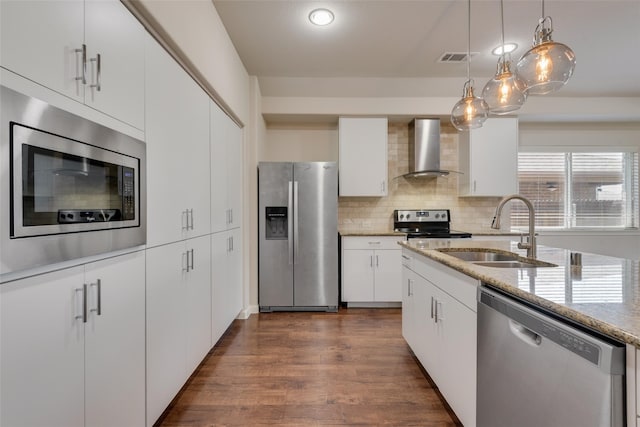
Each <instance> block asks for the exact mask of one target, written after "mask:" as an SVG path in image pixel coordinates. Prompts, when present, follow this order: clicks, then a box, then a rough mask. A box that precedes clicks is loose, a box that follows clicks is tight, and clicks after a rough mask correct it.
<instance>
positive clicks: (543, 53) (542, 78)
mask: <svg viewBox="0 0 640 427" xmlns="http://www.w3.org/2000/svg"><path fill="white" fill-rule="evenodd" d="M552 71H553V61H551V58H549V55H547V50H546V49H541V50H540V56H539V57H538V60H537V61H536V80H537V81H539V82H541V83H543V82H546V81H548V80H549V77H550V76H551V72H552Z"/></svg>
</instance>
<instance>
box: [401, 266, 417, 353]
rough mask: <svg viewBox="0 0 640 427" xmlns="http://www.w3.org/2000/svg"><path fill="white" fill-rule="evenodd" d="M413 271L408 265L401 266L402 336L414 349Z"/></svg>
mask: <svg viewBox="0 0 640 427" xmlns="http://www.w3.org/2000/svg"><path fill="white" fill-rule="evenodd" d="M414 282H415V273H414V272H413V271H411V270H410V269H409V268H408V267H402V336H403V337H404V340H405V341H406V342H407V344H409V347H411V349H412V350H413V351H414V353H415V350H414V347H415V346H416V341H415V330H416V327H415V325H414V314H413V311H414V310H415V308H414V302H413V292H414V287H415V283H414Z"/></svg>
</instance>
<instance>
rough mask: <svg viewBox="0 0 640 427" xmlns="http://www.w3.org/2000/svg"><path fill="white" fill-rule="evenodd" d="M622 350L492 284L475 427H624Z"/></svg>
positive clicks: (482, 332)
mask: <svg viewBox="0 0 640 427" xmlns="http://www.w3.org/2000/svg"><path fill="white" fill-rule="evenodd" d="M624 370H625V349H624V345H623V344H621V343H617V342H614V341H613V340H608V339H607V338H605V337H597V336H596V335H595V334H591V333H586V332H584V331H581V330H579V329H577V328H576V327H574V326H571V325H569V323H568V322H566V323H565V322H563V321H562V320H558V319H557V318H552V317H551V316H550V315H548V314H545V313H544V312H543V311H542V310H537V309H535V308H532V307H530V306H527V305H525V304H523V303H520V302H518V301H516V300H515V299H514V298H511V297H507V296H505V295H503V294H501V293H499V292H497V291H494V290H493V289H489V288H487V287H484V286H483V287H482V288H480V291H479V293H478V383H477V384H478V390H477V391H478V393H477V427H591V426H593V427H596V426H597V427H604V426H606V427H623V426H624V425H625V421H624Z"/></svg>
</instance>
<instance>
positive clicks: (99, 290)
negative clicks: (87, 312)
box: [91, 279, 102, 316]
mask: <svg viewBox="0 0 640 427" xmlns="http://www.w3.org/2000/svg"><path fill="white" fill-rule="evenodd" d="M91 286H95V287H96V292H97V294H96V308H92V309H91V311H92V312H94V313H96V314H97V315H98V316H101V315H102V280H101V279H98V280H96V283H92V284H91Z"/></svg>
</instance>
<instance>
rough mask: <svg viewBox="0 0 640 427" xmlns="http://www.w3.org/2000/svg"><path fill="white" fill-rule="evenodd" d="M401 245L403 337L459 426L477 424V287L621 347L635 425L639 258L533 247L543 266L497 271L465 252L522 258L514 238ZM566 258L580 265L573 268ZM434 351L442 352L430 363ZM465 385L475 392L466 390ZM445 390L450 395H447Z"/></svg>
mask: <svg viewBox="0 0 640 427" xmlns="http://www.w3.org/2000/svg"><path fill="white" fill-rule="evenodd" d="M399 244H400V245H401V246H402V248H403V249H402V257H403V259H402V263H403V266H404V268H403V283H404V284H403V286H404V288H403V335H404V336H405V339H406V340H407V342H408V343H409V345H410V347H411V348H412V350H414V353H415V354H416V356H417V358H418V360H420V362H421V363H422V364H423V366H424V367H425V369H427V371H428V372H429V374H430V375H431V376H432V377H433V379H434V381H435V382H436V384H437V385H438V387H439V388H440V389H441V392H442V394H443V396H444V397H445V398H446V399H447V401H448V402H449V404H450V405H451V407H452V408H453V409H454V411H455V412H456V414H457V415H458V416H459V418H460V419H461V420H462V422H463V424H464V425H465V426H470V425H474V426H475V409H476V408H475V383H476V371H475V360H476V350H477V349H476V313H477V305H476V301H475V298H474V297H475V294H477V289H478V286H480V285H481V284H484V285H488V286H490V287H493V288H496V289H498V290H500V291H502V292H503V293H505V294H508V295H511V296H513V297H515V298H517V299H520V300H523V301H526V302H528V303H531V304H533V305H535V306H538V307H541V308H543V309H545V310H546V311H548V312H551V313H554V314H557V315H559V316H561V317H563V318H566V319H569V320H570V321H573V322H574V323H576V324H579V325H581V326H583V327H586V328H587V329H590V330H592V331H595V332H596V333H600V334H602V335H605V336H608V337H611V338H613V339H615V340H617V341H619V342H623V343H625V344H626V348H627V351H626V402H627V405H626V406H627V411H626V418H627V425H628V426H640V423H638V421H639V420H640V418H638V409H637V408H639V407H640V404H639V403H638V402H637V397H640V393H638V389H637V384H639V381H638V372H637V370H636V366H637V360H638V357H639V356H640V305H639V304H638V303H639V302H640V275H639V272H638V271H639V262H638V261H637V260H630V259H623V258H614V257H607V256H601V255H595V254H590V253H579V254H577V256H576V254H575V253H574V252H572V251H570V250H566V249H560V248H552V247H545V246H541V245H539V246H538V255H537V261H532V262H533V263H541V264H545V265H546V266H538V267H535V268H497V267H495V266H494V267H489V266H483V265H479V264H478V263H476V262H469V261H464V260H462V259H460V258H464V257H465V255H466V254H465V252H469V253H470V254H471V253H474V252H476V253H477V252H484V251H489V252H493V253H494V254H504V255H509V254H517V255H518V256H519V257H520V258H518V260H519V261H527V259H526V258H524V257H525V251H524V250H520V249H518V248H517V242H516V241H509V240H482V239H473V240H468V239H464V240H459V239H458V240H453V239H449V240H447V239H441V240H438V239H432V240H412V241H409V242H400V243H399ZM447 252H448V253H447ZM572 255H573V257H572ZM572 258H573V261H574V264H578V265H572ZM576 261H579V262H576ZM489 264H491V263H489ZM434 301H435V302H434ZM429 302H430V304H429ZM405 311H406V313H405ZM405 319H406V320H407V322H406V325H405ZM416 329H417V332H416ZM430 329H433V331H434V332H433V333H431V332H430ZM434 337H435V338H434ZM451 343H453V344H455V346H457V347H459V348H458V349H457V350H458V351H453V350H455V348H454V347H451V349H450V350H444V351H441V350H440V349H439V348H440V347H443V345H445V344H449V345H452V344H451ZM427 350H429V351H427ZM462 350H464V351H462ZM433 352H436V353H438V352H440V353H442V354H441V355H440V356H437V357H436V358H435V360H434V358H433V355H432V353H433ZM459 353H464V356H460V355H459ZM452 358H453V359H455V360H451V359H452ZM449 362H452V363H449ZM461 371H464V372H461ZM432 372H434V373H435V375H434V374H433V373H432ZM465 385H466V387H467V388H466V389H465V388H464V387H463V386H465ZM469 388H471V389H473V392H465V390H468V389H469ZM448 389H449V390H451V391H450V392H447V391H448Z"/></svg>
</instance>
